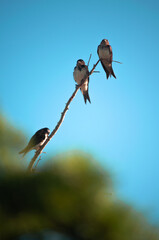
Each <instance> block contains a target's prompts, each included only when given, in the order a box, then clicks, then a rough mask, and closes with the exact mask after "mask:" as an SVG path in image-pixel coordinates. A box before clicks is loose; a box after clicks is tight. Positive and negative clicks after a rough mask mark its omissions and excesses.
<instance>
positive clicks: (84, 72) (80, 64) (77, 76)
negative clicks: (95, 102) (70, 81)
mask: <svg viewBox="0 0 159 240" xmlns="http://www.w3.org/2000/svg"><path fill="white" fill-rule="evenodd" d="M88 74H89V71H88V67H87V65H86V64H85V62H84V61H83V60H82V59H79V60H78V61H77V64H76V66H75V68H74V72H73V77H74V80H75V82H76V83H77V84H78V85H80V84H81V83H82V80H83V79H84V78H85V77H86V76H88ZM78 85H77V86H78ZM88 85H89V76H88V78H87V79H86V81H85V82H84V84H83V85H82V86H81V88H80V89H81V92H82V94H83V97H84V102H85V103H86V102H87V100H88V101H89V102H90V103H91V100H90V97H89V93H88Z"/></svg>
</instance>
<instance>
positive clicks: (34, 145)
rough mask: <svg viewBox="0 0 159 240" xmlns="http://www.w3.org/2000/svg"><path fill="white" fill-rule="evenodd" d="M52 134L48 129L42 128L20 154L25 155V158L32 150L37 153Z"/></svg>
mask: <svg viewBox="0 0 159 240" xmlns="http://www.w3.org/2000/svg"><path fill="white" fill-rule="evenodd" d="M49 134H50V130H49V129H48V128H42V129H40V130H39V131H37V132H36V133H35V134H34V135H33V136H32V138H31V139H30V141H29V143H28V145H27V146H26V147H25V148H24V149H23V150H22V151H20V152H19V154H22V153H23V157H24V156H25V154H27V153H28V152H30V151H31V150H33V149H35V150H36V151H37V150H39V148H40V147H41V146H42V145H43V143H44V142H45V141H46V139H47V138H48V136H49Z"/></svg>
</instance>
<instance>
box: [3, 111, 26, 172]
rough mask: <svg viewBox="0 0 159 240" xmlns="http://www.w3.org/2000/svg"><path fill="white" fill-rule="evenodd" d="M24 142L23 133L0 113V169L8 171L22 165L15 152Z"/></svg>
mask: <svg viewBox="0 0 159 240" xmlns="http://www.w3.org/2000/svg"><path fill="white" fill-rule="evenodd" d="M24 143H25V138H24V135H23V134H22V132H21V131H19V130H18V129H16V128H14V127H13V126H12V125H11V124H10V123H9V122H8V121H7V120H6V119H5V118H4V117H3V115H2V114H0V170H1V172H2V169H3V171H5V172H6V171H9V170H13V168H14V170H15V169H17V170H18V169H19V168H22V167H23V162H22V160H21V158H20V156H19V155H18V154H17V152H19V151H20V150H21V149H22V148H23V147H24Z"/></svg>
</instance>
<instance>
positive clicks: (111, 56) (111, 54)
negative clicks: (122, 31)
mask: <svg viewBox="0 0 159 240" xmlns="http://www.w3.org/2000/svg"><path fill="white" fill-rule="evenodd" d="M108 47H109V52H110V61H111V63H112V61H113V52H112V47H111V46H110V45H109V46H108Z"/></svg>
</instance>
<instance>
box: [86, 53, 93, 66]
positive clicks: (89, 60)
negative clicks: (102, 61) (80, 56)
mask: <svg viewBox="0 0 159 240" xmlns="http://www.w3.org/2000/svg"><path fill="white" fill-rule="evenodd" d="M91 57H92V53H91V54H90V56H89V59H88V63H87V67H89V63H90V60H91Z"/></svg>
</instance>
